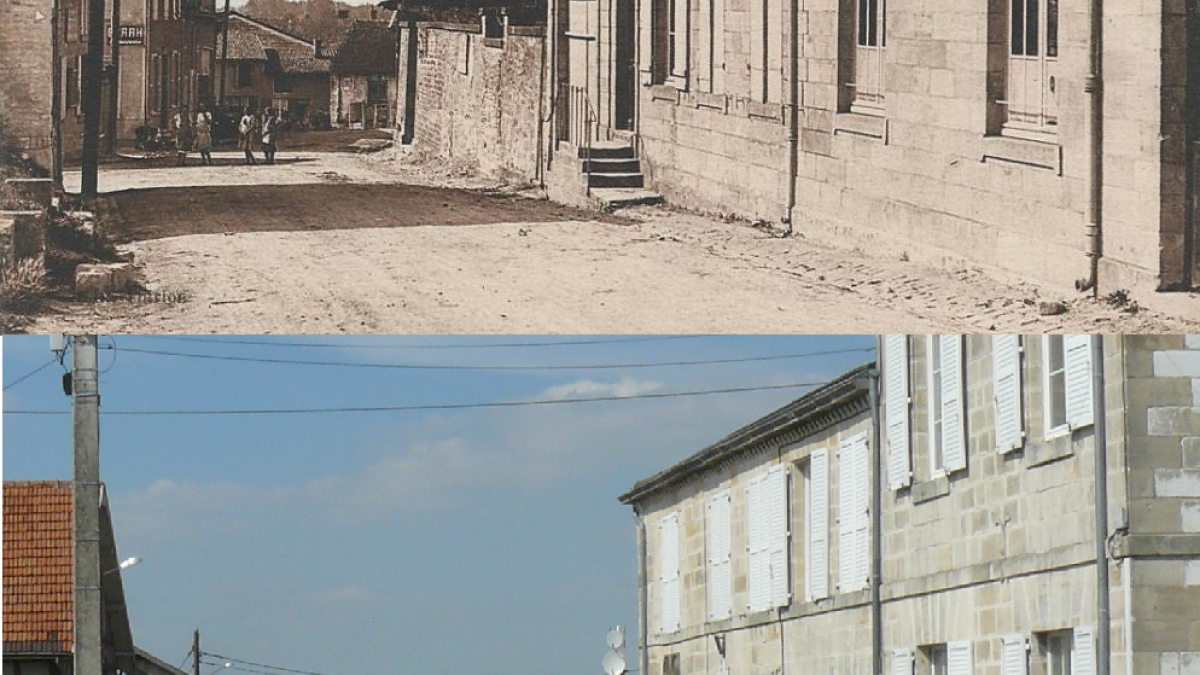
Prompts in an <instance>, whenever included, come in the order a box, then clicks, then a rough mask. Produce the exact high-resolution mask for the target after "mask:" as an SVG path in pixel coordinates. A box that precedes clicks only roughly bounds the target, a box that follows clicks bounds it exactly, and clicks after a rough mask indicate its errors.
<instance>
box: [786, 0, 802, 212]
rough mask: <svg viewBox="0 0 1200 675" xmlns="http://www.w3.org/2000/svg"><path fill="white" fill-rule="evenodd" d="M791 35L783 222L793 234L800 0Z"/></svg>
mask: <svg viewBox="0 0 1200 675" xmlns="http://www.w3.org/2000/svg"><path fill="white" fill-rule="evenodd" d="M789 32H790V33H791V35H790V37H789V47H788V48H789V49H790V51H791V54H790V56H789V60H790V62H791V65H790V67H789V70H790V72H789V75H788V79H789V80H790V84H791V86H790V87H788V90H789V91H788V199H787V211H786V212H784V214H783V224H784V226H785V227H786V229H787V234H788V235H791V234H792V210H793V209H794V208H796V174H797V173H798V171H799V163H800V157H799V153H800V75H799V74H798V71H799V68H800V53H799V52H800V0H792V29H791V31H789Z"/></svg>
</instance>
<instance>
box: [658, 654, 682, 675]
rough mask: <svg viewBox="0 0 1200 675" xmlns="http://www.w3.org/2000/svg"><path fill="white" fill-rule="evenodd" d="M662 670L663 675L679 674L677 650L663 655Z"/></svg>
mask: <svg viewBox="0 0 1200 675" xmlns="http://www.w3.org/2000/svg"><path fill="white" fill-rule="evenodd" d="M662 672H663V675H680V670H679V652H675V653H674V654H667V655H666V656H664V657H663V664H662Z"/></svg>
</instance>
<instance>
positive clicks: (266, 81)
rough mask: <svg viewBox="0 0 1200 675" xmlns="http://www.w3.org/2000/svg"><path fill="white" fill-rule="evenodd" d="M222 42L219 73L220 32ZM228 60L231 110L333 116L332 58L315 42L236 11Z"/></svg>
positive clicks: (293, 116)
mask: <svg viewBox="0 0 1200 675" xmlns="http://www.w3.org/2000/svg"><path fill="white" fill-rule="evenodd" d="M217 42H218V44H217V59H218V65H217V68H218V73H219V72H220V70H219V69H220V67H221V66H220V59H221V58H222V54H223V53H224V52H223V48H222V46H221V38H220V36H218V40H217ZM226 58H227V62H226V64H225V75H224V82H225V85H224V86H225V105H227V106H228V107H230V108H231V109H233V110H243V109H246V108H250V109H252V110H257V111H260V112H261V111H262V110H263V109H265V108H268V107H270V108H275V109H276V110H278V111H279V112H280V114H281V115H282V116H283V118H284V119H288V120H305V121H307V120H310V119H313V118H314V117H315V116H317V115H324V116H325V117H324V118H325V119H328V114H329V61H328V60H326V59H322V58H318V54H317V49H316V44H315V43H314V42H311V41H308V40H305V39H303V38H300V37H298V36H295V35H292V34H290V33H287V32H285V31H283V30H280V29H278V28H275V27H273V26H269V25H267V24H265V23H263V22H261V21H258V20H257V19H252V18H250V17H248V16H245V15H243V14H239V13H237V12H231V13H230V15H229V50H228V53H227V56H226ZM219 86H220V85H219V84H218V87H219Z"/></svg>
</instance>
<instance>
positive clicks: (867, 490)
mask: <svg viewBox="0 0 1200 675" xmlns="http://www.w3.org/2000/svg"><path fill="white" fill-rule="evenodd" d="M854 451H855V467H856V468H855V481H856V482H857V483H858V489H857V490H856V491H855V494H857V495H858V505H857V508H856V509H855V512H856V513H857V514H858V522H857V523H855V546H854V552H855V563H856V564H855V570H854V576H855V578H857V579H861V580H862V586H860V588H866V587H867V583H868V581H869V580H870V576H871V561H870V553H871V517H870V505H869V504H870V494H871V481H870V470H871V469H870V461H871V458H870V456H869V452H870V448H869V447H868V446H867V434H866V433H865V432H864V433H861V434H859V435H858V436H857V437H856V438H855V439H854Z"/></svg>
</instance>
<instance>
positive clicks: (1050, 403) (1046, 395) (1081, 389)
mask: <svg viewBox="0 0 1200 675" xmlns="http://www.w3.org/2000/svg"><path fill="white" fill-rule="evenodd" d="M1091 340H1092V338H1091V336H1088V335H1046V336H1044V338H1043V343H1042V352H1043V355H1042V360H1043V372H1044V377H1043V383H1042V384H1043V395H1042V398H1043V410H1044V414H1045V417H1044V419H1045V422H1044V424H1043V427H1044V429H1045V436H1046V437H1047V438H1053V437H1056V436H1061V435H1063V434H1067V433H1070V432H1071V430H1073V429H1079V428H1082V427H1086V426H1088V425H1090V424H1092V421H1093V420H1092V418H1093V413H1092V351H1091Z"/></svg>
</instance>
